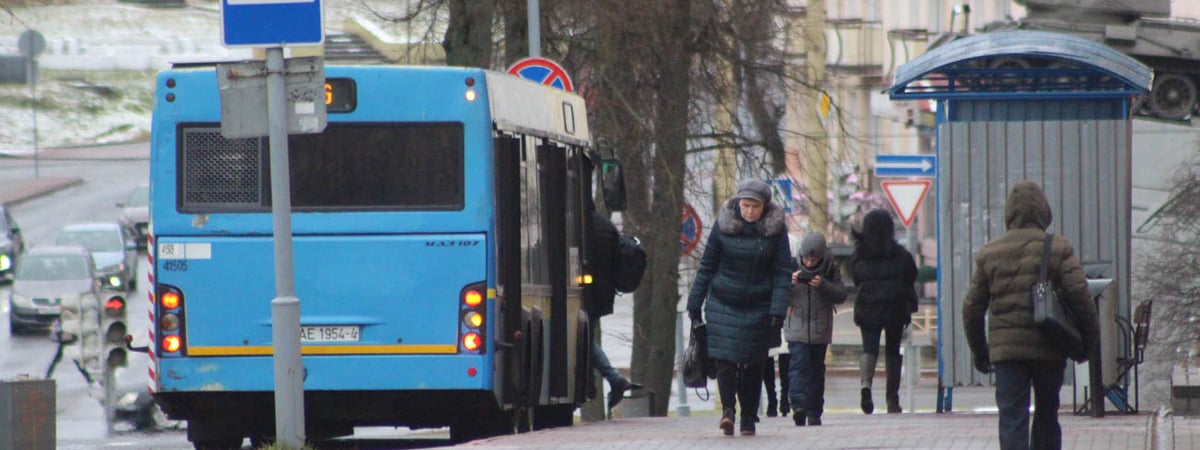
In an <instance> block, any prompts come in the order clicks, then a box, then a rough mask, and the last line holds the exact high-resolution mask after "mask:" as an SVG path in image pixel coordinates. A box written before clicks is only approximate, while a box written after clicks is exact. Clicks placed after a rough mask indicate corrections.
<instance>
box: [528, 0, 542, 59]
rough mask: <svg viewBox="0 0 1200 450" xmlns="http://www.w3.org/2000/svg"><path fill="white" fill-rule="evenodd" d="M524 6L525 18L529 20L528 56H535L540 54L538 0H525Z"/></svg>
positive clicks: (539, 8) (540, 22) (540, 38)
mask: <svg viewBox="0 0 1200 450" xmlns="http://www.w3.org/2000/svg"><path fill="white" fill-rule="evenodd" d="M525 6H526V8H525V9H527V10H528V11H527V15H526V20H528V21H529V56H530V57H531V58H536V57H539V56H542V20H541V17H542V13H541V7H540V5H538V0H526V2H525Z"/></svg>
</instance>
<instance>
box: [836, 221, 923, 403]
mask: <svg viewBox="0 0 1200 450" xmlns="http://www.w3.org/2000/svg"><path fill="white" fill-rule="evenodd" d="M851 235H852V236H853V238H854V253H853V254H852V255H851V257H850V272H851V273H852V274H853V275H854V288H855V290H856V291H857V293H858V295H857V297H856V298H855V300H854V324H855V325H858V327H859V328H860V330H861V331H862V347H863V354H862V356H861V357H860V358H859V362H858V370H859V377H860V379H861V386H862V392H861V394H862V399H861V402H860V406H861V407H862V411H863V412H864V413H866V414H871V413H872V412H873V411H874V410H875V404H874V402H873V401H872V400H871V382H872V381H873V379H874V378H875V363H876V362H877V361H878V360H879V335H880V333H881V332H882V333H883V335H884V340H885V343H886V344H885V347H884V351H885V355H886V356H887V359H886V361H885V362H886V364H887V394H886V399H887V407H888V413H892V414H895V413H899V412H901V409H900V366H901V364H902V363H903V359H902V357H901V356H900V338H901V336H902V335H903V333H904V328H906V327H908V324H910V323H912V313H914V312H916V311H917V291H916V288H915V286H914V283H916V281H917V264H916V262H915V261H914V260H913V256H912V254H911V253H909V252H908V250H905V249H904V247H901V246H900V244H899V243H897V242H896V227H895V223H894V222H893V221H892V215H891V213H889V212H887V211H885V210H882V209H876V210H873V211H871V212H868V213H867V216H866V217H864V218H863V224H862V231H861V232H859V231H854V232H852V233H851Z"/></svg>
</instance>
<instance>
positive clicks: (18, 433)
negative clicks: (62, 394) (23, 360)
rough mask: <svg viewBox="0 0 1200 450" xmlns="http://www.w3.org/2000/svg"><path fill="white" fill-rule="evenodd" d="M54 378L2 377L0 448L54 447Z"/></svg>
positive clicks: (30, 449) (39, 449)
mask: <svg viewBox="0 0 1200 450" xmlns="http://www.w3.org/2000/svg"><path fill="white" fill-rule="evenodd" d="M54 395H55V385H54V380H52V379H51V380H33V379H14V380H3V381H0V450H53V449H54V447H55V446H56V445H57V442H56V437H55V433H56V430H55V422H54V421H55V397H54Z"/></svg>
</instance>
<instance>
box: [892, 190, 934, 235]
mask: <svg viewBox="0 0 1200 450" xmlns="http://www.w3.org/2000/svg"><path fill="white" fill-rule="evenodd" d="M880 184H882V185H883V191H884V192H886V193H887V197H888V201H889V202H892V209H894V210H896V214H899V215H900V221H901V222H904V228H908V227H910V226H912V222H913V219H915V218H916V217H917V209H918V208H920V207H921V201H923V200H925V193H926V192H929V185H930V184H933V181H931V180H903V181H899V180H897V181H881V182H880Z"/></svg>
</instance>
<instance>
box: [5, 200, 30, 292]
mask: <svg viewBox="0 0 1200 450" xmlns="http://www.w3.org/2000/svg"><path fill="white" fill-rule="evenodd" d="M24 251H25V240H24V239H22V238H21V227H20V226H18V225H17V221H16V220H14V219H13V217H12V214H9V212H8V209H6V208H5V207H4V205H0V280H4V279H10V280H11V279H12V278H13V276H14V275H15V274H16V271H17V264H18V261H17V260H18V259H20V258H21V253H22V252H24Z"/></svg>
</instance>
